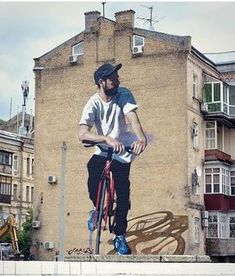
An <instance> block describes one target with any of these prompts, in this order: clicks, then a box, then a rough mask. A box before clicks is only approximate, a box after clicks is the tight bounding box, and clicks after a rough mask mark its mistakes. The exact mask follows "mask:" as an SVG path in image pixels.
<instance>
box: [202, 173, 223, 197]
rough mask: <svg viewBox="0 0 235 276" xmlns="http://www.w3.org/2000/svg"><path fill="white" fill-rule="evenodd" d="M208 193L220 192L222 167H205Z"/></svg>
mask: <svg viewBox="0 0 235 276" xmlns="http://www.w3.org/2000/svg"><path fill="white" fill-rule="evenodd" d="M205 183H206V193H209V194H210V193H219V192H220V168H206V169H205Z"/></svg>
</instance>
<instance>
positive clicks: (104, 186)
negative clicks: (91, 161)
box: [95, 179, 106, 254]
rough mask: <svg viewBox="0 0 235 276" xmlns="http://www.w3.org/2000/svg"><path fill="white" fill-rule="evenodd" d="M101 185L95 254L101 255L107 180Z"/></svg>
mask: <svg viewBox="0 0 235 276" xmlns="http://www.w3.org/2000/svg"><path fill="white" fill-rule="evenodd" d="M101 185H102V187H101V198H100V204H99V208H98V218H97V231H96V242H95V254H99V251H100V236H101V227H102V219H103V213H104V202H105V192H106V179H104V180H103V181H102V183H101Z"/></svg>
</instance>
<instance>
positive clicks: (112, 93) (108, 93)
mask: <svg viewBox="0 0 235 276" xmlns="http://www.w3.org/2000/svg"><path fill="white" fill-rule="evenodd" d="M117 92H118V86H115V87H114V88H111V89H108V88H105V89H104V93H105V95H106V96H108V97H112V96H115V95H116V94H117Z"/></svg>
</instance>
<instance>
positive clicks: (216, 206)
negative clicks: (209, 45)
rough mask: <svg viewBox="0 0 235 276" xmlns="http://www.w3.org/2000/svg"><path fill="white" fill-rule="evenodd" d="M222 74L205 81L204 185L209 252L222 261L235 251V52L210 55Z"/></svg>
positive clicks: (231, 255)
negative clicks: (207, 217)
mask: <svg viewBox="0 0 235 276" xmlns="http://www.w3.org/2000/svg"><path fill="white" fill-rule="evenodd" d="M206 56H207V57H208V58H210V60H211V61H213V63H214V66H215V67H216V69H217V70H218V71H219V75H218V76H217V78H212V77H211V76H210V77H208V78H207V79H206V80H205V84H204V101H203V105H202V112H203V113H204V120H205V128H206V133H205V159H204V173H205V174H204V185H205V196H204V197H205V207H206V210H208V211H209V225H208V231H207V252H208V254H210V255H211V256H214V257H216V258H217V259H219V260H229V259H234V251H235V240H234V238H235V197H234V195H235V190H234V189H235V186H234V185H235V181H234V177H235V169H234V166H235V163H234V156H235V145H234V141H235V140H234V135H235V132H234V127H235V73H234V72H235V52H225V53H217V54H206Z"/></svg>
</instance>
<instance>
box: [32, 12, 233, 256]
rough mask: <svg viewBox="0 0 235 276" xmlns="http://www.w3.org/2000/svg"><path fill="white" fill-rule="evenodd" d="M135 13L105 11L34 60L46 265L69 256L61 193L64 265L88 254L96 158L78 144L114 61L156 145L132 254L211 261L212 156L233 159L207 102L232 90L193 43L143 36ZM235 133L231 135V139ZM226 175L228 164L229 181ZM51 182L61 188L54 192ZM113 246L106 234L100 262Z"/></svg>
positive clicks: (38, 237) (148, 159)
mask: <svg viewBox="0 0 235 276" xmlns="http://www.w3.org/2000/svg"><path fill="white" fill-rule="evenodd" d="M134 13H135V12H134V11H132V10H128V11H122V12H118V13H116V14H115V21H111V20H109V19H107V18H104V17H101V16H100V13H99V12H88V13H85V31H84V32H82V33H80V34H78V35H76V36H75V37H73V38H71V39H70V40H68V41H66V42H65V43H63V44H62V45H60V46H58V47H57V48H55V49H53V50H51V51H49V52H48V53H46V54H45V55H43V56H41V57H39V58H36V59H35V67H34V72H35V77H36V115H35V116H36V117H35V118H36V124H35V125H36V129H35V159H36V164H37V166H36V171H35V173H36V175H35V181H36V182H35V202H34V211H35V219H37V221H39V222H40V227H38V229H37V230H36V229H35V232H34V250H35V253H36V255H37V258H39V259H41V260H51V259H53V258H54V256H55V254H56V252H57V251H58V249H59V248H61V247H60V244H59V236H60V231H61V229H62V228H61V226H62V225H61V221H60V220H59V217H60V214H61V208H62V205H61V192H63V191H62V190H61V185H62V184H65V191H64V199H65V205H64V210H65V211H64V217H63V219H64V223H63V231H64V234H63V235H64V250H63V251H64V252H63V253H64V255H65V258H67V259H69V258H72V257H76V254H79V252H84V250H86V249H87V247H88V244H89V233H88V230H87V223H86V222H87V217H88V212H89V210H90V209H91V203H90V201H89V199H88V194H87V184H86V181H87V180H86V179H87V170H86V164H87V161H88V160H89V157H90V156H91V155H92V154H93V151H92V150H91V149H85V148H83V146H82V145H81V144H80V142H79V141H78V122H79V119H80V116H81V112H82V109H83V107H84V105H85V103H86V102H87V100H88V99H89V97H90V96H91V95H92V94H94V93H95V92H96V87H95V85H94V80H93V74H94V71H95V70H96V68H97V67H99V66H100V65H102V64H103V63H107V62H109V63H115V64H117V63H122V65H123V67H122V69H121V70H120V72H119V73H120V79H121V84H122V85H123V86H125V87H127V88H129V89H130V90H131V91H132V92H133V94H134V96H135V98H136V100H137V103H138V105H139V108H138V114H139V117H140V119H141V121H142V123H143V127H144V130H145V132H146V134H147V136H148V141H149V143H148V147H147V148H146V151H145V152H144V153H143V155H141V156H140V157H138V158H136V160H135V161H134V162H133V164H132V171H131V183H132V185H131V206H132V207H131V210H130V212H129V220H128V231H127V239H128V241H129V244H130V247H131V249H132V252H133V254H179V255H183V254H193V255H204V254H206V253H207V252H206V233H207V224H208V218H207V212H206V210H209V209H208V206H207V205H205V203H204V202H205V201H204V196H205V199H206V197H207V195H204V193H205V191H209V190H204V187H208V186H206V183H207V182H206V181H207V179H208V178H207V177H206V174H207V173H208V172H209V171H208V169H211V168H212V170H213V166H212V167H210V165H211V164H214V163H213V162H214V161H216V160H217V159H216V160H214V159H215V157H213V156H212V155H213V153H215V152H222V153H221V155H223V154H225V153H223V149H221V151H218V150H219V149H218V148H216V147H218V146H219V143H217V144H213V143H212V141H211V140H210V139H211V137H210V135H213V134H211V132H210V129H211V128H210V127H212V126H214V129H215V127H217V126H220V125H221V121H220V122H219V123H218V124H217V125H215V124H216V123H215V122H216V121H217V119H216V118H217V117H209V118H208V116H210V114H211V113H212V112H214V110H213V111H211V109H210V108H209V106H210V102H209V101H208V100H210V99H211V98H210V97H209V96H208V97H209V98H206V101H205V100H204V95H207V94H206V93H209V92H205V89H207V87H208V91H210V90H209V89H212V88H209V86H210V85H212V86H213V85H214V84H213V83H214V82H213V81H212V80H216V81H218V80H220V83H222V84H220V89H222V88H223V81H222V80H221V78H222V75H221V72H220V71H219V69H218V68H217V67H216V64H215V63H214V62H212V61H211V60H210V59H209V58H207V57H206V56H205V55H203V54H202V53H200V52H199V51H198V50H197V49H195V48H194V47H193V46H192V45H191V38H190V37H189V36H184V37H182V36H176V35H169V34H164V33H159V32H155V31H148V30H143V29H139V28H135V27H134ZM211 83H212V84H211ZM225 86H226V87H227V86H228V85H225ZM206 91H207V90H206ZM211 91H214V90H211ZM221 91H223V90H220V93H223V92H221ZM211 93H214V92H211ZM213 95H214V94H213ZM213 99H214V98H213ZM213 103H214V102H213ZM206 104H207V107H208V109H207V111H205V106H206ZM202 108H204V109H203V112H202V111H201V110H202ZM213 122H214V123H213ZM233 131H234V129H233V127H231V126H230V127H229V132H230V134H229V135H230V137H232V136H233V135H234V133H235V132H233ZM215 133H217V132H216V131H215ZM224 137H225V136H224ZM64 143H66V148H65V147H64V145H65V144H64ZM206 143H207V144H206ZM229 143H230V144H229V145H227V146H226V149H224V152H226V153H227V155H230V159H229V160H230V163H231V162H232V158H233V156H234V155H235V153H234V152H233V140H232V139H230V140H229ZM208 147H209V148H208ZM213 147H214V148H213ZM207 150H208V151H207ZM209 155H210V157H209ZM64 156H66V158H64ZM211 156H212V157H211ZM208 158H209V160H208ZM213 158H214V159H213ZM210 162H212V163H210ZM219 162H220V161H219ZM225 162H226V161H225ZM226 164H227V163H226ZM64 166H65V167H66V170H65V173H62V171H63V170H62V168H64ZM224 166H225V165H224V163H223V161H222V163H221V166H220V170H221V175H222V173H224V171H222V170H223V168H224ZM49 176H54V179H56V181H55V182H54V183H53V184H51V183H50V182H48V177H49ZM226 177H227V178H228V176H226ZM221 179H222V178H221ZM221 181H222V180H221ZM221 183H222V182H221ZM211 185H212V184H211ZM219 185H221V193H222V194H223V191H224V190H223V189H222V184H219ZM226 185H227V186H228V185H230V184H226ZM227 186H226V187H227ZM226 189H230V186H229V187H227V188H226ZM213 191H214V190H213ZM219 191H220V190H219ZM209 196H213V195H212V194H210V195H209ZM231 200H233V199H232V197H231ZM209 220H210V217H209ZM111 238H112V237H110V234H109V233H107V232H104V233H102V245H101V254H113V251H112V250H110V239H111ZM48 245H50V247H49V246H48Z"/></svg>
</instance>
